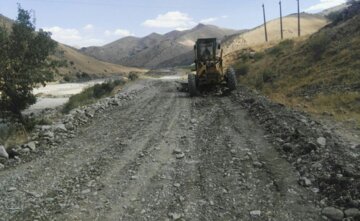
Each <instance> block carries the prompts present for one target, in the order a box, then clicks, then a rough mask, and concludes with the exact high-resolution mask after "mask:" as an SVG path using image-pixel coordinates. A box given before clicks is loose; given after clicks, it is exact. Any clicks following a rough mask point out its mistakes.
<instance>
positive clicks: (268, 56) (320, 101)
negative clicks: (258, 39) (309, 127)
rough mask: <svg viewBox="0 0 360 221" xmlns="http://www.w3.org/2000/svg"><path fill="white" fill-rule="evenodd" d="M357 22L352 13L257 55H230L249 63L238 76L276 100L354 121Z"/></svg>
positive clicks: (359, 114)
mask: <svg viewBox="0 0 360 221" xmlns="http://www.w3.org/2000/svg"><path fill="white" fill-rule="evenodd" d="M359 23H360V16H357V17H355V18H354V19H351V20H349V21H347V22H345V23H343V24H340V25H338V26H335V27H331V26H330V27H327V28H325V29H323V30H321V31H320V32H319V33H317V34H315V35H312V36H310V38H309V39H307V40H303V41H294V42H293V44H289V43H286V44H284V43H285V42H282V43H280V44H279V45H277V46H275V47H273V48H270V49H265V50H264V53H263V54H264V55H263V57H262V58H261V59H258V60H255V59H250V60H241V59H239V58H241V55H236V56H234V57H235V58H237V65H238V66H239V65H244V63H245V64H247V65H249V67H250V68H249V74H247V75H246V76H241V77H240V79H239V81H240V82H241V83H242V84H245V85H249V86H250V87H252V88H254V89H257V90H260V91H262V92H263V93H264V94H266V95H268V96H269V97H270V98H271V99H273V100H275V101H277V102H279V103H283V104H285V105H288V106H292V107H295V108H298V109H302V110H305V111H308V112H310V113H314V114H324V113H326V115H332V116H333V117H334V118H335V119H337V120H341V121H348V120H350V121H352V120H355V121H357V122H358V124H359V125H360V111H359V110H360V94H359V90H358V88H359V85H360V74H359V73H360V38H359V37H358V36H359V28H358V27H359ZM325 38H326V39H325Z"/></svg>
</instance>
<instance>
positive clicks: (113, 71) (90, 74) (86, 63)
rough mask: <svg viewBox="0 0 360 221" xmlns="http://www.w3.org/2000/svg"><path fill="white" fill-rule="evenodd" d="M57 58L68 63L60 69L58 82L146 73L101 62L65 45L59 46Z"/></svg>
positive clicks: (141, 70)
mask: <svg viewBox="0 0 360 221" xmlns="http://www.w3.org/2000/svg"><path fill="white" fill-rule="evenodd" d="M56 57H57V58H58V59H61V60H64V61H66V66H65V67H62V68H60V69H59V75H57V77H56V79H58V80H60V79H66V80H71V81H73V80H75V81H76V80H89V79H92V78H99V77H110V76H113V75H125V74H128V73H130V72H144V70H143V69H139V68H132V67H126V66H122V65H117V64H112V63H107V62H103V61H99V60H97V59H95V58H93V57H90V56H86V55H84V54H82V53H80V52H78V51H77V50H76V49H73V48H71V47H69V46H66V45H63V44H59V46H58V52H57V54H56Z"/></svg>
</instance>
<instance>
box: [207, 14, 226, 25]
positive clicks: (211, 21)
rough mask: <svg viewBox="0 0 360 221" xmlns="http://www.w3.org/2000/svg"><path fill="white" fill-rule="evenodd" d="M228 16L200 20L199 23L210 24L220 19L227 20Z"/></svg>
mask: <svg viewBox="0 0 360 221" xmlns="http://www.w3.org/2000/svg"><path fill="white" fill-rule="evenodd" d="M228 17H229V16H227V15H222V16H220V17H210V18H204V19H202V20H200V23H203V24H212V23H214V22H216V21H218V20H220V19H227V18H228Z"/></svg>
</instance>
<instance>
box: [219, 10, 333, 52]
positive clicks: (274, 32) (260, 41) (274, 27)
mask: <svg viewBox="0 0 360 221" xmlns="http://www.w3.org/2000/svg"><path fill="white" fill-rule="evenodd" d="M300 22H301V35H302V36H306V35H310V34H313V33H315V32H316V31H318V30H319V29H321V28H322V27H324V26H325V25H326V24H327V23H328V21H327V19H326V18H325V17H324V16H321V15H312V14H307V13H302V14H301V20H300ZM297 24H298V22H297V14H292V15H288V16H286V17H284V18H283V33H284V38H285V39H289V38H295V37H297V36H298V27H297ZM266 26H267V31H268V39H269V42H268V45H271V44H274V43H276V42H279V41H280V40H281V36H280V19H274V20H272V21H269V22H267V24H266ZM264 44H265V32H264V26H263V25H261V26H258V27H256V28H254V29H252V30H250V31H247V32H245V33H240V34H235V35H232V36H229V37H227V38H226V39H224V41H223V43H222V45H223V49H224V54H229V53H232V52H235V51H238V50H241V49H243V48H248V47H256V46H261V45H264Z"/></svg>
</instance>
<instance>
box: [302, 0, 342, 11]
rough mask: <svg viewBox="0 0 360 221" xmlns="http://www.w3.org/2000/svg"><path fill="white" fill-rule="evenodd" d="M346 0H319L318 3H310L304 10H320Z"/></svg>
mask: <svg viewBox="0 0 360 221" xmlns="http://www.w3.org/2000/svg"><path fill="white" fill-rule="evenodd" d="M345 2H346V0H320V2H319V3H318V4H315V5H312V6H310V7H309V8H307V9H305V11H322V10H325V9H328V8H331V7H335V6H337V5H340V4H343V3H345Z"/></svg>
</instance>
